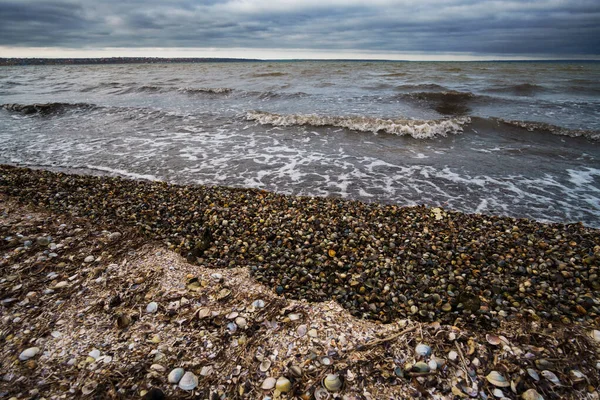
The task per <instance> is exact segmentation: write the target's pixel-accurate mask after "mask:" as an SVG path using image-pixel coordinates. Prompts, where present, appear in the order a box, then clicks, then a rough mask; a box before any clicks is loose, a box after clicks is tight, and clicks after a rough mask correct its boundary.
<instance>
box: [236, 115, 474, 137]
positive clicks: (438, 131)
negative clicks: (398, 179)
mask: <svg viewBox="0 0 600 400" xmlns="http://www.w3.org/2000/svg"><path fill="white" fill-rule="evenodd" d="M246 119H247V120H250V121H256V122H258V123H259V124H262V125H273V126H314V127H320V126H331V127H337V128H345V129H350V130H353V131H359V132H372V133H375V134H377V133H379V132H384V133H389V134H394V135H398V136H405V135H406V136H412V137H413V138H415V139H432V138H434V137H436V136H447V135H448V134H455V133H459V132H462V131H463V125H465V124H467V123H469V122H470V121H471V120H470V118H468V117H460V118H451V119H440V120H426V121H420V120H412V119H383V118H373V117H365V116H321V115H316V114H289V115H281V114H273V113H268V112H264V111H252V112H249V113H247V114H246Z"/></svg>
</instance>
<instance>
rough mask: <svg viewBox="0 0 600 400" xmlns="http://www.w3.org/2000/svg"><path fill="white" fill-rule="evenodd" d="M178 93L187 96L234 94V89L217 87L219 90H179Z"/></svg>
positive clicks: (187, 88)
mask: <svg viewBox="0 0 600 400" xmlns="http://www.w3.org/2000/svg"><path fill="white" fill-rule="evenodd" d="M177 91H178V92H181V93H187V94H230V93H232V92H233V89H230V88H227V87H217V88H189V87H186V88H178V89H177Z"/></svg>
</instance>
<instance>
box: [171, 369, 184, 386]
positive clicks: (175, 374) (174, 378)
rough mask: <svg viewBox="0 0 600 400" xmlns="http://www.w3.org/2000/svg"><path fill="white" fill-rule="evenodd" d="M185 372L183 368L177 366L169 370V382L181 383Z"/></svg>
mask: <svg viewBox="0 0 600 400" xmlns="http://www.w3.org/2000/svg"><path fill="white" fill-rule="evenodd" d="M184 373H185V371H184V370H183V368H175V369H174V370H172V371H171V372H169V376H168V378H167V379H168V380H169V383H179V381H180V380H181V378H182V377H183V374H184Z"/></svg>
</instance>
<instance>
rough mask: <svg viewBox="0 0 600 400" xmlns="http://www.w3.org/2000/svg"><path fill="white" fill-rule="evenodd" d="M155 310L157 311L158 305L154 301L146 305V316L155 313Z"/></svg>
mask: <svg viewBox="0 0 600 400" xmlns="http://www.w3.org/2000/svg"><path fill="white" fill-rule="evenodd" d="M157 310H158V303H156V302H155V301H153V302H151V303H148V305H147V306H146V312H147V313H148V314H152V313H155V312H156V311H157Z"/></svg>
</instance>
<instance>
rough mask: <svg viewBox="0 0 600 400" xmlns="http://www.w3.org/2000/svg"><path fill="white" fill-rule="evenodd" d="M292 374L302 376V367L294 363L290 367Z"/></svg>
mask: <svg viewBox="0 0 600 400" xmlns="http://www.w3.org/2000/svg"><path fill="white" fill-rule="evenodd" d="M290 374H292V375H293V376H295V377H296V378H300V377H301V376H302V368H300V367H299V366H297V365H292V366H291V367H290Z"/></svg>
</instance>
